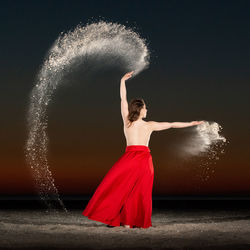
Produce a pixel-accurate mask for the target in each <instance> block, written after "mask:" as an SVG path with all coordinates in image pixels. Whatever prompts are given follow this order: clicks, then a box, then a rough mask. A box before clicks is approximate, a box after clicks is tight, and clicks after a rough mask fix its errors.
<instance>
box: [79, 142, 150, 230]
mask: <svg viewBox="0 0 250 250" xmlns="http://www.w3.org/2000/svg"><path fill="white" fill-rule="evenodd" d="M153 180H154V167H153V161H152V156H151V153H150V149H149V147H147V146H144V145H130V146H127V147H126V150H125V153H124V154H123V155H122V156H121V157H120V158H119V159H118V160H117V162H116V163H115V164H114V165H113V166H112V168H111V169H110V170H109V171H108V172H107V174H106V175H105V177H104V178H103V180H102V181H101V183H100V184H99V186H98V187H97V189H96V190H95V192H94V194H93V196H92V198H91V199H90V201H89V202H88V204H87V206H86V208H85V209H84V211H83V212H82V215H84V216H87V217H88V218H89V219H91V220H95V221H99V222H102V223H105V224H108V225H111V226H122V225H130V228H133V227H142V228H148V227H151V226H152V222H151V215H152V189H153Z"/></svg>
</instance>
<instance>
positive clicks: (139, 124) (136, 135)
mask: <svg viewBox="0 0 250 250" xmlns="http://www.w3.org/2000/svg"><path fill="white" fill-rule="evenodd" d="M133 72H134V71H131V72H128V73H126V74H125V75H124V76H123V77H122V78H121V84H120V96H121V115H122V119H123V130H124V134H125V138H126V142H127V146H129V145H144V146H148V144H149V140H150V135H151V133H152V132H153V131H161V130H165V129H170V128H185V127H191V126H195V125H198V124H201V123H203V122H204V121H191V122H156V121H144V120H143V118H146V116H147V107H146V105H144V106H143V108H142V109H141V111H140V116H139V118H138V120H136V121H134V122H133V123H132V125H131V126H130V127H128V126H127V124H128V118H127V117H128V113H129V112H128V102H127V91H126V85H125V81H126V80H128V79H129V78H131V77H132V74H133Z"/></svg>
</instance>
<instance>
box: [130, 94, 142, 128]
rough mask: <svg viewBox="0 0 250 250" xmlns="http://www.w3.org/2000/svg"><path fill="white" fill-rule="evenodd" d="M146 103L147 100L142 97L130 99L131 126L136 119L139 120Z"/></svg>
mask: <svg viewBox="0 0 250 250" xmlns="http://www.w3.org/2000/svg"><path fill="white" fill-rule="evenodd" d="M144 105H145V102H144V100H143V99H142V98H133V99H132V100H130V102H129V104H128V112H129V113H128V120H129V126H128V127H130V126H131V125H132V123H133V122H134V121H136V120H138V118H139V116H140V112H141V109H142V108H143V106H144Z"/></svg>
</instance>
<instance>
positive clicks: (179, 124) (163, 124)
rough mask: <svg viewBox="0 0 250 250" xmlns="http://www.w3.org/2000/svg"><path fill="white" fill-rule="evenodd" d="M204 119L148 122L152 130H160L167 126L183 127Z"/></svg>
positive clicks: (167, 127) (199, 122) (193, 124)
mask: <svg viewBox="0 0 250 250" xmlns="http://www.w3.org/2000/svg"><path fill="white" fill-rule="evenodd" d="M203 122H204V121H192V122H155V121H149V122H148V124H149V126H150V127H151V130H152V131H160V130H165V129H169V128H185V127H191V126H195V125H198V124H201V123H203Z"/></svg>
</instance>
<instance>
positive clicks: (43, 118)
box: [25, 21, 149, 211]
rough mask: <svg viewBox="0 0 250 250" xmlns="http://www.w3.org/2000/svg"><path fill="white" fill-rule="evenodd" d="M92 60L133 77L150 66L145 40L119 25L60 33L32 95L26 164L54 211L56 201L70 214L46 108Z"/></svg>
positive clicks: (100, 25) (92, 25) (104, 25)
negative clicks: (57, 175)
mask: <svg viewBox="0 0 250 250" xmlns="http://www.w3.org/2000/svg"><path fill="white" fill-rule="evenodd" d="M89 58H92V59H94V60H98V59H107V58H108V60H106V62H107V63H109V65H112V64H115V65H117V63H118V64H119V66H120V67H121V68H122V69H123V70H124V72H128V71H132V70H134V74H133V76H135V75H137V74H138V73H139V72H141V71H142V70H144V69H145V68H147V67H148V65H149V51H148V49H147V46H146V42H145V40H144V39H142V38H141V37H140V36H139V35H138V34H137V33H136V32H134V31H133V30H131V29H129V28H126V27H125V26H124V25H121V24H117V23H107V22H104V21H100V22H98V23H91V24H88V25H86V26H84V27H83V26H81V25H78V26H77V27H76V28H75V29H74V30H73V31H69V32H67V33H65V34H64V33H61V34H60V36H59V37H58V39H57V40H56V41H55V42H54V44H53V45H52V47H51V49H50V50H49V51H48V53H47V55H46V57H45V59H44V62H43V64H42V67H41V69H40V71H39V73H38V75H37V79H36V84H35V86H34V88H33V89H32V91H31V94H30V103H29V107H28V111H27V122H28V126H27V128H28V136H27V141H26V144H25V157H26V163H27V164H28V165H29V166H30V168H31V170H32V175H33V178H34V180H35V188H36V191H37V192H38V194H39V195H40V198H41V200H42V201H43V202H45V204H46V206H47V207H48V208H49V209H54V206H53V201H56V203H57V204H58V203H59V204H60V206H61V207H62V208H63V209H64V210H65V211H67V209H66V208H65V206H64V204H63V202H62V201H61V199H60V197H59V194H58V189H57V187H56V186H55V183H54V179H53V176H52V174H51V171H50V170H49V164H48V160H47V154H48V142H49V139H48V135H47V124H48V117H47V108H48V105H49V103H50V102H51V99H52V95H53V93H54V92H55V90H56V88H57V87H58V85H60V84H61V83H62V81H61V80H62V78H63V76H64V75H65V74H67V72H69V70H70V69H71V68H72V67H73V66H75V65H76V64H78V65H79V64H80V65H83V67H84V66H86V65H87V64H88V59H89ZM103 66H105V65H103ZM54 211H56V210H54Z"/></svg>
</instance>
